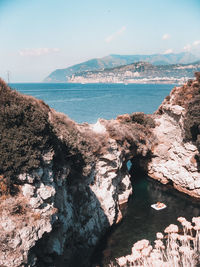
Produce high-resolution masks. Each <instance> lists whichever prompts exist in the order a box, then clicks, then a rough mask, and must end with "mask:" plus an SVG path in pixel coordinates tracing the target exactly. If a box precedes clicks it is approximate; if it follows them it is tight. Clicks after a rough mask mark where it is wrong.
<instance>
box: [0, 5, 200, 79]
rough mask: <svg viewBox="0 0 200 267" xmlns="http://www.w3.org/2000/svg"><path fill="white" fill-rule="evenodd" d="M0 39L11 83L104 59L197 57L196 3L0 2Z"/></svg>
mask: <svg viewBox="0 0 200 267" xmlns="http://www.w3.org/2000/svg"><path fill="white" fill-rule="evenodd" d="M0 36H1V38H0V77H3V78H4V79H5V80H6V79H7V78H6V77H7V75H6V73H7V71H10V79H11V82H40V81H42V80H43V78H44V77H46V76H47V75H48V74H49V73H50V72H51V71H53V70H55V69H57V68H65V67H68V66H70V65H74V64H77V63H80V62H82V61H85V60H88V59H91V58H96V57H103V56H106V55H109V54H154V53H170V52H174V53H179V52H183V51H190V52H192V53H194V54H196V55H198V56H199V57H200V0H73V1H71V0H70V1H69V0H0Z"/></svg>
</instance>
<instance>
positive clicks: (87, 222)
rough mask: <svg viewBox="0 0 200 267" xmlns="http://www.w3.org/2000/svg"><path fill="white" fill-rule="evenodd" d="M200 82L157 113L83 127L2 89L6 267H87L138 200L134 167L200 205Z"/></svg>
mask: <svg viewBox="0 0 200 267" xmlns="http://www.w3.org/2000/svg"><path fill="white" fill-rule="evenodd" d="M199 90H200V79H199V76H197V79H196V81H189V82H188V83H187V84H186V85H184V86H183V87H177V88H175V89H174V90H173V91H172V92H171V94H170V96H169V97H167V98H166V99H165V100H164V102H163V103H162V105H161V106H160V108H159V110H158V111H157V112H156V113H155V114H154V115H145V114H143V113H133V114H130V115H129V114H125V115H121V116H118V117H117V119H116V120H110V121H106V120H103V119H101V120H99V121H98V122H97V123H96V124H94V125H89V124H87V123H85V124H76V123H75V122H73V121H71V120H70V119H69V118H68V117H67V116H65V115H64V114H61V113H58V112H56V111H55V110H53V109H50V108H49V107H48V106H47V105H46V104H45V103H44V102H42V101H41V100H37V99H35V98H33V97H28V96H23V95H21V94H19V93H17V92H15V91H13V90H11V89H10V88H8V87H7V85H6V84H5V83H4V82H3V81H0V241H1V242H0V266H9V267H17V266H30V267H34V266H35V267H36V266H38V267H46V266H48V267H49V266H56V267H57V266H61V267H62V266H89V260H90V256H91V254H92V252H93V250H94V248H95V246H96V244H97V243H98V241H99V240H100V238H101V237H102V235H103V234H104V233H105V232H106V230H107V229H108V228H109V227H110V226H112V225H114V224H115V223H117V222H119V221H120V220H121V218H122V216H123V212H122V209H121V205H122V204H124V203H126V202H127V201H128V198H129V195H130V194H131V193H132V186H131V182H130V174H129V172H128V169H127V162H128V161H129V160H130V161H131V162H132V163H133V171H134V164H135V163H137V164H140V165H141V166H142V168H143V170H145V171H146V172H147V173H148V174H149V175H150V176H151V177H152V178H154V179H157V180H159V181H160V182H161V183H164V184H166V183H169V182H170V183H173V185H174V187H175V188H177V189H178V190H180V191H183V192H185V193H187V194H189V195H191V196H195V197H200V175H199V169H200V168H199V162H200V161H199V150H200V148H199V144H200V128H199V121H200V120H199Z"/></svg>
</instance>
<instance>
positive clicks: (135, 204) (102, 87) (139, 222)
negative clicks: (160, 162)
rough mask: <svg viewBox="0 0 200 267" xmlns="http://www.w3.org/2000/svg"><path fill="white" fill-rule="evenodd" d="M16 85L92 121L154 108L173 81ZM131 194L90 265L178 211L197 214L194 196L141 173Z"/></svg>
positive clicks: (149, 233) (123, 250)
mask: <svg viewBox="0 0 200 267" xmlns="http://www.w3.org/2000/svg"><path fill="white" fill-rule="evenodd" d="M10 85H11V87H12V88H14V89H16V90H17V91H19V92H21V93H23V94H27V95H32V96H34V97H36V98H39V99H42V100H44V101H45V102H46V103H47V104H48V105H49V106H50V107H52V108H54V109H55V110H57V111H59V112H63V113H65V114H66V115H68V116H69V117H70V118H71V119H73V120H75V121H76V122H78V123H83V122H88V123H95V122H96V121H97V120H98V118H104V119H114V118H116V117H117V116H118V115H120V114H124V113H132V112H138V111H140V112H144V113H148V114H151V113H153V112H154V111H156V110H157V108H158V107H159V105H160V104H161V103H162V101H163V99H164V98H165V97H166V96H167V95H168V94H169V93H170V91H171V90H172V88H173V87H174V86H176V85H172V84H128V85H125V84H64V83H63V84H62V83H58V84H46V83H21V84H19V83H18V84H10ZM132 185H133V195H132V196H131V198H130V200H129V203H128V206H127V210H126V213H125V216H124V218H123V220H122V221H121V223H119V224H118V225H117V226H115V227H113V228H112V229H111V230H110V231H109V233H107V235H106V236H105V237H104V238H103V239H102V240H101V242H100V244H99V246H98V248H97V250H96V251H95V254H94V257H93V261H92V263H93V265H92V266H108V264H109V262H110V261H112V260H113V259H114V258H116V257H121V256H124V255H127V254H130V252H131V247H132V245H133V243H135V242H136V241H138V240H140V239H148V240H150V241H151V242H153V240H155V239H156V232H163V230H164V229H165V227H167V226H168V225H169V224H171V223H175V224H176V223H177V221H176V220H177V218H178V217H179V216H183V217H186V218H187V219H188V220H191V218H192V217H193V216H200V205H199V202H198V201H195V200H193V199H192V198H190V197H188V196H185V195H184V194H182V193H179V192H177V191H176V190H174V189H173V188H171V187H168V186H164V185H160V184H159V183H158V182H156V181H153V180H152V179H149V178H148V177H145V176H144V175H141V176H140V177H134V176H133V177H132ZM157 201H160V202H164V203H165V204H166V205H167V208H166V209H164V210H160V211H156V210H154V209H152V208H151V204H154V203H156V202H157Z"/></svg>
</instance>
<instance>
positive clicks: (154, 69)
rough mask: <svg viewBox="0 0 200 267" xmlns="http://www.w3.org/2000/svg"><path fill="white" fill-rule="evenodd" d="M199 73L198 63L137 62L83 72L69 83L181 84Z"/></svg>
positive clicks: (199, 66)
mask: <svg viewBox="0 0 200 267" xmlns="http://www.w3.org/2000/svg"><path fill="white" fill-rule="evenodd" d="M196 71H200V61H197V62H195V63H190V64H172V65H170V64H168V65H152V64H150V63H148V62H137V63H133V64H129V65H125V66H118V67H115V68H109V69H104V70H100V71H86V72H85V71H84V72H81V73H76V74H73V75H72V76H71V78H70V79H69V80H68V82H71V83H125V84H128V83H183V82H185V81H186V80H188V79H191V78H193V76H194V72H196Z"/></svg>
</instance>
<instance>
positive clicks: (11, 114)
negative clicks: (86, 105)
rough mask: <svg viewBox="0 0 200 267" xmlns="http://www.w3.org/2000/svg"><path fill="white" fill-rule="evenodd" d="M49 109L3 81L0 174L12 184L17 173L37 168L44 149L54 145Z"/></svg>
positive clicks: (0, 101) (0, 96)
mask: <svg viewBox="0 0 200 267" xmlns="http://www.w3.org/2000/svg"><path fill="white" fill-rule="evenodd" d="M48 111H49V107H48V106H47V105H45V104H44V103H43V102H42V101H40V100H36V99H34V98H33V97H28V96H22V95H21V94H19V93H18V92H16V91H14V90H11V89H10V88H9V87H8V86H7V85H6V84H5V82H4V81H3V80H0V175H3V177H5V179H7V180H10V182H11V184H12V183H13V182H14V181H15V176H16V175H17V174H19V173H22V172H26V171H29V170H31V169H34V168H37V167H38V166H39V165H40V161H41V157H42V152H43V151H44V150H46V149H48V148H49V147H51V146H52V138H53V134H52V130H51V126H50V124H49V123H48Z"/></svg>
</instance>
